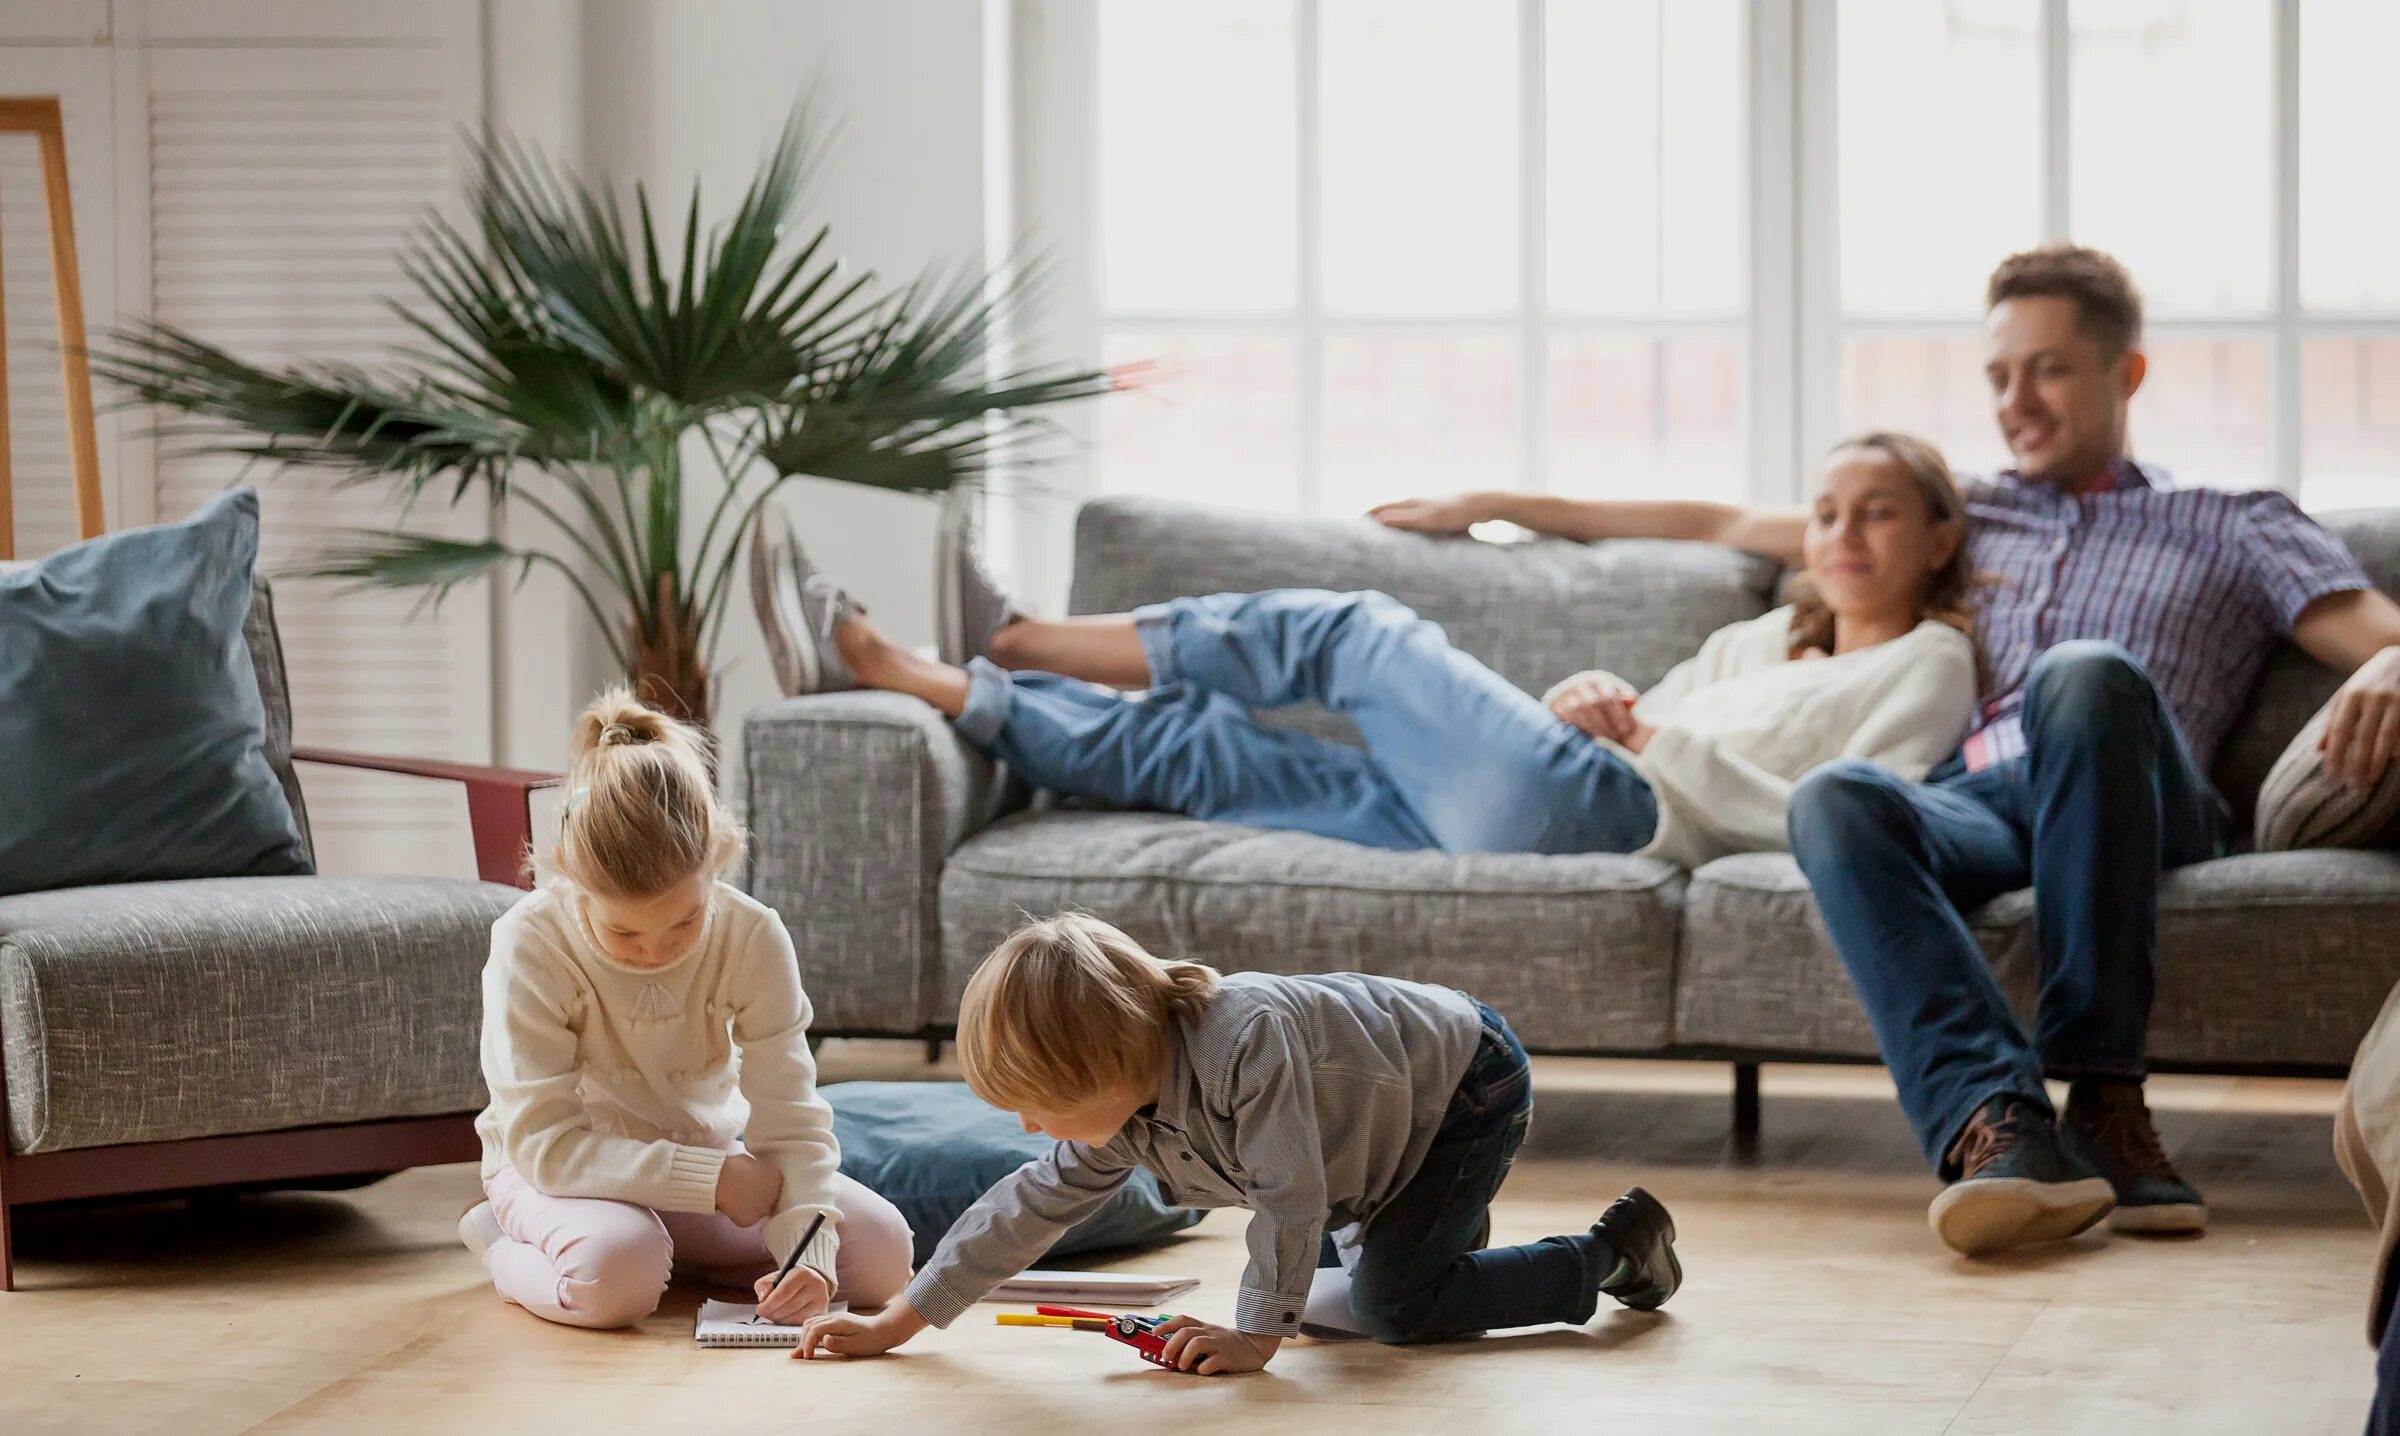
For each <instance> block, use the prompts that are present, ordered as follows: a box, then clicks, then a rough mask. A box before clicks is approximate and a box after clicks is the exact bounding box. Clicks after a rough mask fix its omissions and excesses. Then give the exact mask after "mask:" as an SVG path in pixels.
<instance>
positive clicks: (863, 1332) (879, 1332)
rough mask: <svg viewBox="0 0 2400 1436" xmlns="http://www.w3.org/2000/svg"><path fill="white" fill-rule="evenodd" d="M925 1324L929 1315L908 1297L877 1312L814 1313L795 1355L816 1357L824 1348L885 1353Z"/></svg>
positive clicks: (851, 1352)
mask: <svg viewBox="0 0 2400 1436" xmlns="http://www.w3.org/2000/svg"><path fill="white" fill-rule="evenodd" d="M925 1326H926V1322H925V1318H924V1317H921V1316H919V1315H917V1309H916V1308H915V1307H913V1306H910V1305H909V1304H908V1303H907V1302H905V1301H895V1302H893V1303H892V1304H891V1305H890V1306H887V1307H885V1308H884V1309H883V1310H881V1311H879V1312H877V1313H875V1314H874V1315H873V1316H853V1315H851V1314H850V1313H849V1312H846V1311H844V1312H836V1313H834V1314H833V1315H830V1316H817V1317H811V1318H810V1319H809V1322H808V1325H806V1326H804V1327H802V1328H801V1330H800V1344H799V1345H798V1346H797V1347H794V1348H793V1350H792V1359H793V1360H795V1361H801V1360H808V1361H813V1360H815V1359H816V1355H817V1353H818V1352H820V1351H822V1352H824V1353H826V1354H827V1355H829V1356H881V1355H883V1354H884V1353H885V1352H887V1351H889V1350H891V1349H892V1348H893V1347H895V1346H898V1345H899V1344H900V1343H901V1342H904V1341H906V1340H908V1339H909V1338H910V1337H912V1336H914V1335H916V1334H917V1333H918V1332H920V1331H923V1330H924V1329H925Z"/></svg>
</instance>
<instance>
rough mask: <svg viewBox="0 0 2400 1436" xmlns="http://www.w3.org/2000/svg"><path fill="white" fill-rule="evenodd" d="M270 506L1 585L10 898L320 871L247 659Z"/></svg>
mask: <svg viewBox="0 0 2400 1436" xmlns="http://www.w3.org/2000/svg"><path fill="white" fill-rule="evenodd" d="M257 560H258V495H256V494H254V493H252V492H251V491H250V490H248V489H237V490H234V491H233V492H231V493H228V494H224V495H221V496H219V497H218V498H216V499H214V500H211V501H210V502H209V503H208V505H207V506H206V507H204V508H202V509H201V510H200V512H199V513H197V514H195V515H193V516H192V517H191V518H190V519H188V520H186V521H185V522H183V523H179V524H161V525H159V526H158V527H156V528H146V529H132V530H128V531H127V532H125V533H121V534H111V535H108V536H106V537H103V538H96V539H92V540H89V541H88V542H85V543H80V544H77V545H75V546H74V547H73V548H68V549H61V550H60V551H59V552H57V553H54V554H52V555H51V556H50V557H48V558H46V559H43V560H42V561H41V562H40V563H37V564H34V565H32V566H31V567H28V568H24V569H19V570H16V571H14V572H11V573H8V574H5V575H0V753H4V754H6V755H7V760H6V762H4V763H0V895H5V894H8V893H22V892H42V891H47V890H49V889H52V888H68V887H82V886H85V885H87V884H92V883H122V882H145V881H153V880H159V879H166V878H197V877H251V876H271V875H278V874H289V873H305V872H307V871H309V865H308V860H307V858H306V856H305V852H304V849H303V848H302V845H301V841H300V830H299V827H298V825H297V824H295V823H294V822H293V820H292V808H291V804H290V803H289V802H287V801H285V799H284V796H283V788H282V785H281V784H279V783H278V782H277V781H276V779H275V770H274V769H273V768H271V767H269V766H268V765H267V755H266V710H265V708H264V706H263V705H262V704H261V703H260V701H259V696H258V678H257V675H256V674H255V673H254V672H253V671H252V670H251V667H250V651H249V649H248V648H247V647H246V646H244V644H243V642H242V618H243V615H245V614H246V613H248V612H249V609H250V589H251V570H252V569H253V568H254V567H255V565H256V563H257Z"/></svg>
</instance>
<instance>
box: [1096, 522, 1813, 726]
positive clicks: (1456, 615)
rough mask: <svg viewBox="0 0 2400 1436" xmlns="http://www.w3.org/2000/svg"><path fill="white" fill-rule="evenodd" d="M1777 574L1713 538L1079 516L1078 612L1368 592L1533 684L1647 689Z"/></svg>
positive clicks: (1767, 591) (1535, 688)
mask: <svg viewBox="0 0 2400 1436" xmlns="http://www.w3.org/2000/svg"><path fill="white" fill-rule="evenodd" d="M1776 579H1777V569H1776V566H1775V565H1774V564H1773V563H1770V562H1768V561H1767V560H1765V559H1758V558H1752V557H1749V556H1748V555H1745V554H1739V553H1736V552H1734V551H1733V550H1731V549H1726V548H1719V547H1717V546H1715V545H1713V544H1688V543H1650V542H1633V541H1621V542H1612V543H1601V544H1589V545H1586V544H1576V543H1566V542H1563V541H1560V540H1556V539H1545V540H1542V541H1540V542H1536V543H1525V544H1488V543H1479V542H1476V541H1474V540H1472V539H1433V538H1425V537H1422V536H1420V535H1416V534H1404V533H1399V532H1396V531H1394V530H1392V529H1387V528H1385V527H1383V526H1382V525H1380V524H1377V523H1374V522H1371V521H1370V520H1367V519H1295V518H1290V517H1286V516H1283V515H1272V514H1254V513H1245V512H1242V511H1240V510H1235V509H1216V508H1199V507H1194V506H1192V505H1189V504H1175V503H1165V502H1161V501H1159V500H1155V499H1102V500H1099V501H1097V502H1094V503H1089V504H1086V505H1084V507H1083V512H1082V514H1081V515H1080V516H1079V517H1078V518H1077V520H1076V525H1075V587H1074V595H1073V598H1072V599H1071V601H1070V607H1072V608H1073V609H1074V611H1075V612H1077V613H1113V612H1118V611H1121V610H1124V609H1129V608H1132V607H1134V606H1136V605H1138V604H1144V603H1156V602H1159V601H1162V600H1165V599H1169V598H1180V597H1184V596H1187V595H1193V594H1207V593H1226V592H1251V591H1254V590H1259V589H1269V588H1330V589H1377V590H1380V591H1382V592H1384V593H1388V594H1390V595H1391V596H1392V597H1394V598H1396V599H1399V600H1400V601H1401V602H1402V603H1405V604H1407V605H1408V606H1409V607H1411V608H1413V609H1415V610H1416V611H1417V612H1418V613H1420V614H1422V615H1424V616H1425V617H1427V618H1430V619H1432V620H1433V621H1434V622H1436V623H1439V624H1440V625H1442V627H1443V629H1444V630H1445V631H1446V632H1448V634H1449V635H1450V641H1451V642H1452V643H1455V644H1457V645H1458V646H1459V647H1460V648H1462V649H1465V650H1466V651H1467V652H1469V653H1472V654H1474V655H1475V656H1476V657H1477V658H1480V659H1482V660H1483V661H1484V662H1485V663H1488V664H1490V665H1491V666H1492V668H1493V669H1494V670H1495V671H1497V672H1498V673H1500V674H1501V675H1502V676H1503V677H1505V678H1507V679H1508V680H1509V681H1510V682H1512V683H1514V684H1516V685H1517V686H1518V687H1520V688H1523V689H1525V690H1526V691H1527V692H1530V693H1539V692H1541V691H1542V690H1543V689H1545V688H1547V687H1549V686H1550V685H1551V684H1552V683H1555V682H1557V681H1558V680H1559V679H1561V678H1564V677H1566V676H1567V675H1569V674H1571V673H1575V672H1577V671H1579V670H1581V669H1585V668H1594V667H1599V668H1608V669H1611V670H1613V671H1615V672H1616V673H1618V674H1619V675H1621V676H1623V677H1624V678H1625V679H1626V680H1627V681H1629V682H1632V683H1634V684H1637V685H1639V686H1642V687H1645V688H1646V687H1648V686H1649V685H1650V684H1652V683H1655V682H1657V681H1658V680H1659V679H1660V678H1661V677H1663V676H1665V674H1666V671H1667V670H1668V669H1670V668H1672V667H1674V666H1675V665H1676V664H1678V663H1680V662H1682V661H1683V660H1684V659H1686V658H1689V657H1691V656H1692V654H1693V653H1695V652H1697V651H1698V650H1699V647H1700V643H1701V640H1703V639H1705V638H1707V637H1708V636H1709V635H1710V634H1712V633H1714V632H1716V631H1717V630H1718V629H1720V628H1722V627H1724V626H1725V625H1726V624H1728V623H1736V622H1739V621H1741V620H1742V619H1745V618H1756V617H1758V615H1760V614H1762V613H1764V612H1766V611H1767V609H1768V608H1770V607H1772V606H1773V605H1772V604H1771V603H1770V602H1769V599H1770V596H1771V595H1772V594H1773V592H1774V589H1775V583H1776Z"/></svg>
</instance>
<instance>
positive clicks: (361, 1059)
mask: <svg viewBox="0 0 2400 1436" xmlns="http://www.w3.org/2000/svg"><path fill="white" fill-rule="evenodd" d="M243 637H244V639H245V641H246V643H247V645H248V649H249V654H250V661H251V666H252V667H253V669H254V670H255V671H256V673H257V676H258V687H259V697H260V699H261V701H262V703H263V705H264V707H265V710H266V744H265V748H266V756H267V761H268V763H269V765H270V766H271V767H273V769H274V770H275V773H276V776H277V777H278V778H279V779H281V781H282V784H283V789H284V793H285V795H286V796H287V797H288V798H289V799H290V800H291V804H292V811H293V815H294V816H295V817H296V818H298V820H299V824H300V834H301V838H302V839H303V841H306V839H307V838H308V835H309V829H308V808H307V805H306V803H305V802H304V801H303V800H302V794H301V788H300V781H299V773H298V770H297V768H296V767H295V764H309V763H316V764H330V765H338V766H344V767H357V768H372V769H378V770H381V771H385V772H392V773H404V774H410V775H413V776H417V777H424V778H432V779H439V780H442V781H445V782H454V783H458V784H461V785H462V786H463V787H464V788H465V789H466V796H467V812H468V819H469V822H470V825H471V826H472V829H473V834H474V842H475V849H476V861H477V869H478V871H479V872H480V873H481V875H482V878H483V879H484V880H482V881H476V880H471V879H464V878H437V877H347V878H344V877H262V878H204V879H196V880H189V881H181V882H142V883H122V884H117V885H113V886H96V887H82V888H68V889H62V890H59V891H54V892H31V893H19V894H16V895H13V896H6V897H0V1116H4V1117H5V1122H0V1291H6V1290H9V1289H11V1287H12V1286H13V1285H14V1273H13V1270H12V1261H11V1255H12V1253H11V1242H10V1222H9V1214H10V1209H11V1208H14V1207H20V1206H26V1205H31V1204H35V1203H41V1202H53V1201H65V1200H72V1199H78V1198H86V1197H103V1196H122V1195H128V1194H132V1193H139V1192H157V1191H184V1190H195V1189H209V1188H217V1189H222V1188H227V1187H242V1186H279V1185H332V1186H350V1185H357V1184H358V1183H359V1182H361V1181H364V1180H371V1179H372V1178H373V1177H375V1176H377V1175H380V1174H382V1173H386V1172H392V1171H397V1170H400V1169H402V1168H405V1167H411V1166H419V1165H425V1164H430V1163H439V1162H463V1161H472V1160H473V1159H474V1158H475V1157H476V1156H477V1155H478V1154H479V1153H480V1151H481V1147H480V1144H479V1143H478V1141H477V1139H476V1136H475V1130H474V1122H475V1113H476V1112H477V1111H478V1110H479V1109H481V1107H482V1106H483V1100H484V1092H483V1079H482V1073H481V1068H480V1066H479V1064H478V1063H477V1061H476V1043H477V1041H478V1040H479V1038H480V1035H481V1031H482V1016H483V996H482V989H481V986H480V974H481V972H482V970H483V963H484V959H485V957H486V956H487V955H488V954H489V952H490V949H491V927H492V922H493V920H494V919H495V918H497V917H499V916H500V914H501V913H503V912H505V911H507V909H508V907H509V905H510V904H511V903H513V902H515V901H516V900H517V899H518V898H519V897H521V896H523V894H522V893H521V892H519V891H518V890H517V889H516V888H515V887H512V886H509V884H511V883H514V882H516V881H518V870H519V867H520V865H521V864H522V862H523V858H524V853H525V845H526V843H527V841H528V839H529V836H530V834H531V820H530V815H529V813H528V810H527V797H528V795H529V794H530V793H531V792H532V791H533V790H534V789H537V788H543V787H548V786H550V785H552V784H553V783H555V782H556V781H557V780H556V778H555V777H554V776H553V775H550V774H546V773H533V772H524V771H520V770H515V769H506V768H491V767H482V766H476V765H471V764H463V763H450V762H442V761H433V760H427V761H419V760H414V759H405V758H388V757H380V756H372V755H363V754H352V753H332V752H325V751H321V750H315V749H308V748H297V749H296V748H294V747H293V745H292V712H291V703H290V699H289V694H288V690H287V688H286V686H285V681H284V680H285V675H284V667H283V652H282V644H281V639H280V637H279V635H278V633H277V631H276V626H275V606H274V599H273V596H272V594H271V593H270V592H269V590H268V587H267V585H266V584H265V583H263V582H262V583H260V584H258V585H257V589H256V592H255V593H254V595H253V596H252V599H251V606H250V611H249V614H248V617H247V620H246V621H245V623H244V625H243Z"/></svg>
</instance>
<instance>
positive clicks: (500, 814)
mask: <svg viewBox="0 0 2400 1436" xmlns="http://www.w3.org/2000/svg"><path fill="white" fill-rule="evenodd" d="M292 761H293V762H295V763H324V764H327V765H329V766H332V767H336V768H365V769H370V770H372V771H374V772H378V773H404V774H406V775H408V776H410V777H412V778H439V779H441V780H443V781H445V782H452V783H463V784H465V785H466V789H467V826H468V827H469V829H470V830H472V831H473V833H474V835H475V872H476V874H477V876H479V877H481V878H482V879H483V880H484V881H485V882H487V883H500V884H502V885H504V886H507V887H512V888H521V887H524V886H526V878H525V854H526V852H527V851H528V850H529V849H531V848H532V846H533V795H534V792H535V791H536V790H537V789H541V788H552V787H556V786H557V785H558V781H559V778H558V775H557V774H556V773H537V772H533V771H531V770H529V769H525V768H494V767H490V766H488V765H485V764H481V763H453V762H449V761H447V760H445V759H440V758H388V757H385V756H384V755H382V754H380V753H340V752H336V751H334V750H333V749H330V748H294V749H293V750H292Z"/></svg>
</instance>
